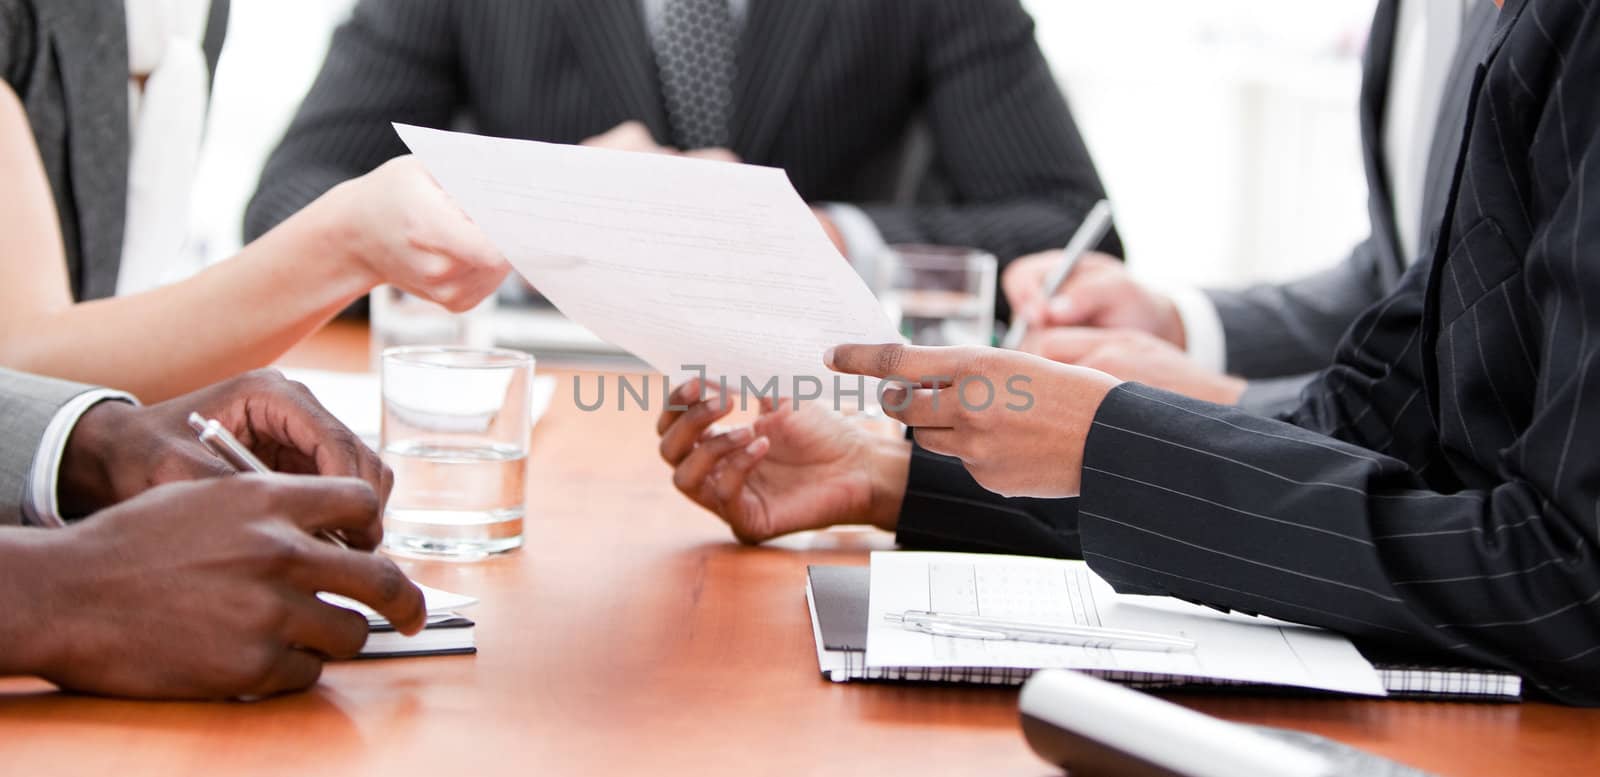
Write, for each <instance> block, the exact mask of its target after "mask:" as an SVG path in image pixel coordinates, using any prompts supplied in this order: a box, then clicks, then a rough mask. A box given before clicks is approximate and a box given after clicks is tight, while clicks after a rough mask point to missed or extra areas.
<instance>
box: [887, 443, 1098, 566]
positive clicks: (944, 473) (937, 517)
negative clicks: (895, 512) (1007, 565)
mask: <svg viewBox="0 0 1600 777" xmlns="http://www.w3.org/2000/svg"><path fill="white" fill-rule="evenodd" d="M896 540H897V541H898V542H899V544H900V545H902V546H904V547H907V548H915V549H918V550H942V551H960V552H967V553H1016V554H1023V555H1030V556H1054V557H1058V558H1078V557H1079V553H1080V551H1079V547H1078V517H1077V500H1074V499H1025V498H1015V499H1005V498H1002V497H999V496H996V495H994V494H993V493H990V492H989V491H987V490H985V489H984V487H983V486H980V485H978V483H977V481H975V480H973V479H972V475H970V474H968V472H967V468H966V467H965V466H963V465H962V464H961V461H960V460H959V459H954V458H951V457H949V456H941V455H939V454H937V453H932V452H930V451H928V450H926V449H924V448H922V447H921V446H914V447H913V448H912V452H911V469H910V472H909V474H908V477H907V482H906V494H905V499H904V501H903V502H902V503H901V509H900V522H899V526H898V528H897V533H896Z"/></svg>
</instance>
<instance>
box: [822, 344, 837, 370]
mask: <svg viewBox="0 0 1600 777" xmlns="http://www.w3.org/2000/svg"><path fill="white" fill-rule="evenodd" d="M838 350H839V349H838V348H829V349H828V350H826V351H823V352H822V363H823V364H824V365H826V366H827V368H828V369H830V370H831V369H833V355H834V353H835V352H836V351H838Z"/></svg>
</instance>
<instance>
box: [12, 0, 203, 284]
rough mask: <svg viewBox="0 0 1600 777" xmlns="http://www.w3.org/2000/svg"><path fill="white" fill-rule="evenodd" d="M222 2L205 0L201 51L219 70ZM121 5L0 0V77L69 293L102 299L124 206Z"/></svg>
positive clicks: (124, 34)
mask: <svg viewBox="0 0 1600 777" xmlns="http://www.w3.org/2000/svg"><path fill="white" fill-rule="evenodd" d="M228 11H229V4H228V0H211V17H210V21H209V22H208V24H207V26H206V32H205V40H204V48H205V53H206V60H207V62H208V63H209V64H210V66H211V72H213V73H215V72H216V69H217V58H218V57H219V56H221V53H222V42H223V37H224V35H225V34H226V31H227V28H228ZM124 14H125V9H124V4H123V3H122V2H120V1H118V2H107V0H0V78H4V79H5V81H6V83H8V84H10V85H11V88H12V90H13V91H15V92H16V93H17V95H18V96H19V97H21V98H22V107H23V109H24V110H26V111H27V112H28V122H29V124H30V125H31V126H32V129H33V136H34V142H35V143H36V144H37V145H38V147H39V155H40V157H41V159H42V160H43V162H44V169H45V175H46V176H47V177H48V178H49V179H50V188H51V190H52V192H53V193H54V194H55V200H56V213H57V215H58V217H59V219H60V222H61V237H62V242H63V244H64V246H65V248H66V255H67V275H68V278H69V279H70V281H71V284H72V294H73V297H74V298H76V299H79V300H89V299H99V298H101V297H109V296H111V295H113V294H115V293H116V291H117V272H118V270H119V268H120V267H121V266H122V238H123V222H124V220H125V219H126V218H127V215H128V214H127V210H128V155H129V154H130V153H131V148H130V146H131V144H130V141H129V137H130V133H129V130H128V31H127V20H126V17H125V15H124Z"/></svg>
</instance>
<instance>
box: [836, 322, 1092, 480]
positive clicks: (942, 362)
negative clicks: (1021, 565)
mask: <svg viewBox="0 0 1600 777" xmlns="http://www.w3.org/2000/svg"><path fill="white" fill-rule="evenodd" d="M825 358H826V361H827V365H828V367H829V368H830V369H833V370H835V371H837V372H843V373H846V374H850V375H868V376H872V377H877V378H882V379H884V380H887V381H890V382H892V383H900V384H903V385H905V386H909V388H910V390H909V391H908V390H906V389H905V388H894V387H885V389H884V393H883V410H884V412H885V413H887V414H888V415H889V416H891V417H893V418H897V419H899V420H900V421H902V422H904V423H905V424H906V425H907V426H910V427H912V429H914V430H915V434H916V437H917V443H918V444H920V445H921V446H922V447H924V448H927V449H928V450H930V451H933V452H934V453H942V454H945V455H947V456H954V457H956V458H958V459H961V462H962V463H963V464H965V465H966V467H967V471H968V472H971V473H972V477H973V478H974V479H975V480H977V481H978V483H979V484H980V485H982V486H983V487H984V488H987V489H989V490H990V491H993V492H995V493H997V494H1000V495H1002V496H1031V497H1066V496H1076V495H1077V494H1078V489H1079V485H1080V484H1081V483H1082V479H1083V446H1084V440H1085V439H1086V438H1087V437H1088V434H1089V427H1090V425H1091V424H1092V423H1093V422H1094V416H1095V413H1096V412H1098V411H1099V409H1100V403H1101V402H1102V401H1103V400H1104V399H1105V398H1106V395H1107V394H1109V393H1111V389H1113V388H1115V387H1116V386H1117V385H1118V383H1119V381H1118V380H1117V379H1116V378H1113V377H1111V376H1110V375H1107V374H1105V373H1103V372H1098V371H1096V370H1090V369H1085V368H1082V367H1073V366H1070V365H1066V364H1057V363H1055V362H1051V361H1047V360H1045V359H1041V358H1039V357H1036V356H1030V355H1028V354H1024V353H1018V352H1016V351H1002V350H1000V349H997V348H920V347H915V346H907V345H898V344H896V345H841V346H839V347H837V348H834V349H833V350H831V351H829V352H828V355H827V356H826V357H825Z"/></svg>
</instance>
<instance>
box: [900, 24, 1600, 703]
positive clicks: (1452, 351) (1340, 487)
mask: <svg viewBox="0 0 1600 777" xmlns="http://www.w3.org/2000/svg"><path fill="white" fill-rule="evenodd" d="M1488 52H1489V53H1488V54H1487V58H1486V60H1485V65H1484V66H1482V67H1480V68H1479V70H1478V74H1477V78H1476V85H1475V88H1474V90H1473V104H1472V107H1471V109H1470V110H1469V111H1468V116H1469V120H1468V125H1467V127H1466V130H1465V133H1464V135H1465V141H1464V145H1463V148H1462V152H1461V154H1460V156H1459V161H1458V164H1457V166H1456V175H1455V178H1454V185H1453V186H1452V195H1451V197H1450V199H1449V205H1448V207H1447V212H1446V215H1445V217H1444V220H1443V229H1442V234H1444V235H1446V236H1447V238H1446V239H1444V240H1442V241H1440V245H1439V248H1438V250H1437V251H1436V252H1435V253H1434V255H1433V257H1432V259H1431V260H1430V261H1428V262H1424V263H1421V264H1419V265H1417V266H1416V267H1414V268H1412V270H1411V271H1410V272H1409V273H1408V274H1407V275H1406V277H1405V278H1404V279H1403V280H1402V283H1401V286H1400V288H1399V290H1398V291H1396V293H1395V294H1393V295H1391V296H1390V297H1389V298H1387V299H1386V300H1385V301H1384V302H1383V303H1382V304H1381V305H1379V306H1377V307H1375V308H1373V309H1371V310H1369V311H1368V312H1367V313H1366V314H1364V315H1363V316H1362V318H1361V319H1360V320H1359V321H1358V322H1357V323H1356V325H1355V326H1354V327H1353V328H1352V330H1351V332H1350V334H1349V336H1347V337H1346V338H1345V341H1344V343H1343V345H1342V346H1341V347H1340V352H1339V355H1338V358H1337V361H1336V364H1335V366H1334V367H1333V368H1332V369H1331V370H1329V371H1328V372H1325V373H1324V374H1323V375H1322V377H1321V378H1320V379H1319V380H1318V381H1317V382H1316V383H1314V384H1312V386H1311V387H1310V388H1309V389H1308V391H1307V393H1306V397H1305V399H1306V401H1305V402H1304V404H1302V405H1301V407H1300V408H1299V409H1298V410H1297V411H1296V412H1295V413H1294V414H1293V415H1292V416H1291V421H1292V423H1284V422H1280V421H1273V420H1267V419H1263V418H1260V417H1257V416H1251V415H1249V414H1246V413H1244V412H1241V411H1238V410H1234V409H1228V408H1222V407H1217V406H1213V405H1207V404H1205V403H1201V402H1195V401H1191V400H1188V399H1184V398H1181V397H1177V396H1174V395H1170V394H1166V393H1163V392H1160V391H1156V390H1154V389H1151V388H1148V387H1144V386H1140V385H1137V384H1126V385H1124V386H1122V387H1120V388H1118V389H1116V390H1115V391H1113V392H1112V394H1111V395H1110V396H1109V397H1108V398H1107V400H1106V401H1105V403H1104V404H1103V405H1102V406H1101V408H1100V410H1099V412H1098V414H1097V416H1096V419H1095V422H1094V425H1093V428H1092V430H1091V432H1090V434H1089V437H1088V442H1087V445H1086V449H1085V463H1084V471H1083V492H1082V493H1083V495H1082V497H1081V498H1080V499H1079V500H1076V504H1074V501H1073V500H1062V501H1057V502H1042V501H1036V500H1013V501H1010V502H1008V501H1006V500H1001V499H999V498H998V497H993V496H990V495H986V494H984V493H982V492H981V489H980V490H973V486H972V484H971V481H970V480H964V481H963V482H962V483H961V484H955V482H954V479H955V478H956V477H957V473H956V471H955V469H954V468H953V465H952V464H951V463H950V462H949V461H947V460H940V459H936V458H935V457H932V456H931V455H929V454H926V453H922V454H919V455H918V457H917V459H916V461H915V462H914V464H913V467H912V476H911V477H912V482H911V487H910V491H909V496H908V499H907V501H906V509H907V513H906V514H905V515H904V516H903V517H902V520H903V521H905V523H903V525H902V532H901V533H902V541H905V542H908V543H912V544H937V545H952V544H953V545H957V546H973V545H977V546H979V547H988V548H993V549H1006V550H1013V551H1017V550H1022V551H1033V552H1044V553H1056V554H1063V555H1066V554H1076V553H1080V552H1081V553H1082V555H1083V556H1084V558H1086V559H1087V560H1088V561H1089V562H1090V563H1091V565H1092V566H1093V567H1094V568H1095V569H1096V570H1097V571H1098V572H1099V573H1100V574H1102V575H1104V576H1105V577H1106V578H1107V579H1108V580H1110V581H1111V582H1112V583H1113V584H1115V585H1116V586H1117V587H1118V588H1119V589H1122V590H1125V591H1134V592H1144V593H1168V594H1172V595H1176V596H1181V597H1184V598H1188V599H1191V600H1196V601H1202V602H1205V603H1207V604H1212V605H1216V606H1220V607H1226V608H1233V609H1237V610H1242V611H1246V612H1256V613H1266V614H1270V615H1275V616H1279V617H1283V618H1288V619H1292V620H1297V621H1301V622H1305V623H1311V624H1316V625H1320V626H1326V627H1329V628H1333V629H1337V630H1340V631H1344V632H1347V633H1350V634H1353V635H1356V636H1358V637H1361V638H1365V639H1370V640H1377V641H1386V642H1392V643H1399V644H1404V645H1408V646H1411V647H1431V648H1436V649H1441V650H1449V651H1454V652H1455V653H1457V654H1459V655H1460V656H1463V657H1466V658H1469V659H1475V660H1481V661H1486V662H1492V663H1495V664H1498V665H1501V666H1504V667H1507V668H1510V669H1512V670H1515V671H1518V672H1520V673H1522V674H1523V675H1525V676H1527V677H1528V678H1530V679H1531V680H1532V681H1533V682H1534V683H1536V684H1537V685H1538V686H1540V687H1542V688H1543V689H1544V690H1545V691H1547V692H1548V693H1550V694H1553V695H1554V696H1555V697H1556V698H1559V699H1561V700H1564V701H1567V702H1572V703H1584V704H1596V703H1600V560H1597V555H1596V550H1597V548H1600V446H1597V444H1596V441H1597V439H1600V90H1597V89H1596V88H1595V83H1594V75H1595V74H1596V73H1600V0H1507V2H1506V4H1505V9H1504V10H1503V11H1502V12H1501V16H1500V18H1499V20H1498V22H1497V28H1496V31H1495V34H1494V37H1493V38H1492V39H1491V42H1490V47H1489V50H1488ZM1074 508H1075V509H1076V514H1075V515H1074ZM925 511H926V512H933V511H937V512H934V513H933V514H934V516H936V517H922V515H921V514H922V513H923V512H925Z"/></svg>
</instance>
